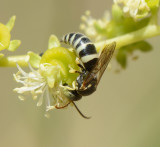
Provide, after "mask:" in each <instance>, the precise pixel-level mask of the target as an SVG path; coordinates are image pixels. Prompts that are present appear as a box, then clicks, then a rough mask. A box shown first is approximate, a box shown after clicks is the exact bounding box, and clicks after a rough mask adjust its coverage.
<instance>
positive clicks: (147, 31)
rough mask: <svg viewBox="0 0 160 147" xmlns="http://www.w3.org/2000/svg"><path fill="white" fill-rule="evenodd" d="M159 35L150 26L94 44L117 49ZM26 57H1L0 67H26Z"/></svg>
mask: <svg viewBox="0 0 160 147" xmlns="http://www.w3.org/2000/svg"><path fill="white" fill-rule="evenodd" d="M158 35H160V26H157V25H154V24H150V25H148V26H146V27H144V28H142V29H140V30H137V31H134V32H131V33H128V34H125V35H122V36H119V37H115V38H112V39H109V40H105V41H101V42H97V43H95V45H96V48H97V51H99V50H100V49H102V48H103V47H104V46H105V45H106V44H109V43H111V42H113V41H115V42H116V43H117V45H116V48H117V49H119V48H121V47H123V46H126V45H129V44H132V43H135V42H138V41H142V40H145V39H147V38H151V37H154V36H158ZM27 59H28V55H21V56H9V57H2V58H0V67H14V66H16V63H18V64H19V65H20V66H28V63H27Z"/></svg>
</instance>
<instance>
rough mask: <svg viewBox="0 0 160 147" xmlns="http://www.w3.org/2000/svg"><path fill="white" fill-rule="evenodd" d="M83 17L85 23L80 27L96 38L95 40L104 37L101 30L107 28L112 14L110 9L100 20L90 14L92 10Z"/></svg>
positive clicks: (92, 37) (89, 35)
mask: <svg viewBox="0 0 160 147" xmlns="http://www.w3.org/2000/svg"><path fill="white" fill-rule="evenodd" d="M81 19H82V22H83V23H82V24H81V25H80V29H81V30H83V31H84V32H85V34H86V35H87V36H88V37H90V38H91V39H95V41H99V40H102V39H103V35H101V34H100V33H99V30H102V29H105V28H106V26H107V24H108V23H109V21H110V14H109V12H108V11H106V12H105V13H104V16H103V17H102V18H101V19H98V20H96V19H94V18H93V17H92V16H91V15H90V11H86V12H85V15H83V16H82V17H81Z"/></svg>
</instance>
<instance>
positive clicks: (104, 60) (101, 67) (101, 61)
mask: <svg viewBox="0 0 160 147" xmlns="http://www.w3.org/2000/svg"><path fill="white" fill-rule="evenodd" d="M115 47H116V42H112V43H111V44H108V45H106V46H105V47H104V49H103V51H102V52H101V54H100V56H99V58H98V61H97V63H96V65H95V67H94V68H93V69H92V71H91V72H90V74H88V76H87V77H86V79H85V80H84V81H85V82H84V83H88V82H90V81H92V79H93V78H97V85H98V83H99V81H100V80H101V77H102V75H103V73H104V71H105V70H106V68H107V66H108V63H109V62H110V60H111V58H112V55H113V53H114V50H115Z"/></svg>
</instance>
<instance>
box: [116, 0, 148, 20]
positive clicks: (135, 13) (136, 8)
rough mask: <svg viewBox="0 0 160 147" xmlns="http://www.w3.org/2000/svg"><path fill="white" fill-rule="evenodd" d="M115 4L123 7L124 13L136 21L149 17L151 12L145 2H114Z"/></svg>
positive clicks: (139, 0)
mask: <svg viewBox="0 0 160 147" xmlns="http://www.w3.org/2000/svg"><path fill="white" fill-rule="evenodd" d="M114 3H115V4H119V5H121V6H122V8H123V12H124V13H125V14H126V15H129V16H131V17H133V18H134V19H135V20H137V19H139V18H143V17H146V16H148V15H149V12H150V8H149V6H148V5H147V3H146V2H145V0H114Z"/></svg>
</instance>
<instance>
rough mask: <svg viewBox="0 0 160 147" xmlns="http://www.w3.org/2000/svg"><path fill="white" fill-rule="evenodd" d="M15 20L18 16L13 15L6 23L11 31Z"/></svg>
mask: <svg viewBox="0 0 160 147" xmlns="http://www.w3.org/2000/svg"><path fill="white" fill-rule="evenodd" d="M15 20H16V16H12V17H11V18H10V20H9V21H8V23H7V24H6V27H7V28H8V29H9V31H11V30H12V29H13V27H14V23H15Z"/></svg>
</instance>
